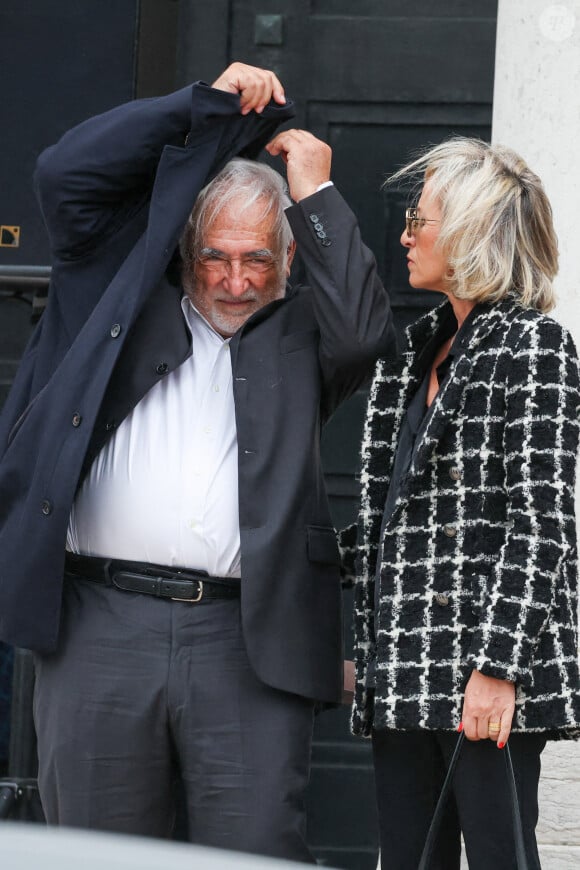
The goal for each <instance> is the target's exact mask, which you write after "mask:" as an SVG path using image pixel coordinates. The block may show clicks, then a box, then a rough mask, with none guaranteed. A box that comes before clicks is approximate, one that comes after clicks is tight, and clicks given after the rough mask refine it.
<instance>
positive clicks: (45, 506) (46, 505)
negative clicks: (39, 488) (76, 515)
mask: <svg viewBox="0 0 580 870" xmlns="http://www.w3.org/2000/svg"><path fill="white" fill-rule="evenodd" d="M40 507H41V510H42V513H43V514H44V516H45V517H48V516H50V514H51V513H52V502H51V501H49V500H48V499H47V498H45V499H44V501H43V502H42V505H41V506H40Z"/></svg>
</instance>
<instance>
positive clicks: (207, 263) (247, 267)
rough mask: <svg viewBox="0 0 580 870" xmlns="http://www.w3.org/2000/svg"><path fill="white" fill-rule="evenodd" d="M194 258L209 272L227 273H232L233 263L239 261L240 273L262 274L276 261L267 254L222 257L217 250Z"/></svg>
mask: <svg viewBox="0 0 580 870" xmlns="http://www.w3.org/2000/svg"><path fill="white" fill-rule="evenodd" d="M195 259H196V260H197V262H198V263H199V265H200V266H201V267H202V268H204V269H207V270H208V271H209V272H222V273H223V272H227V274H228V275H231V274H232V272H233V268H234V263H239V264H240V269H241V271H242V273H243V274H245V275H247V274H248V273H254V274H256V273H258V274H262V273H265V272H269V271H270V269H273V268H274V266H275V265H276V262H277V261H276V259H275V258H274V257H272V256H271V255H269V254H268V255H266V254H251V255H249V256H247V257H224V256H223V254H218V253H217V252H216V253H213V252H212V253H205V254H199V255H198V256H197V257H196V258H195Z"/></svg>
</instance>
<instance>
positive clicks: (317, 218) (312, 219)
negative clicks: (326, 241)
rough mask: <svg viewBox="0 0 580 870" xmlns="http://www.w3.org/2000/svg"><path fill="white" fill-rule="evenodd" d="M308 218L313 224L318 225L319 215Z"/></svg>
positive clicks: (310, 215)
mask: <svg viewBox="0 0 580 870" xmlns="http://www.w3.org/2000/svg"><path fill="white" fill-rule="evenodd" d="M308 217H309V218H310V220H311V221H312V223H313V224H317V223H318V222H319V220H320V219H319V217H318V215H317V214H309V215H308Z"/></svg>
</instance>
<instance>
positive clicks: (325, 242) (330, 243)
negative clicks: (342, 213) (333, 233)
mask: <svg viewBox="0 0 580 870" xmlns="http://www.w3.org/2000/svg"><path fill="white" fill-rule="evenodd" d="M320 244H321V245H324V247H325V248H328V247H329V246H330V245H332V242H331V241H330V239H321V241H320Z"/></svg>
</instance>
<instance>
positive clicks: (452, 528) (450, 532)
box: [443, 523, 457, 538]
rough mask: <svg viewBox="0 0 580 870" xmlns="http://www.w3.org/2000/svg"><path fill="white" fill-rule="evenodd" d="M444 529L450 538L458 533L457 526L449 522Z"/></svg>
mask: <svg viewBox="0 0 580 870" xmlns="http://www.w3.org/2000/svg"><path fill="white" fill-rule="evenodd" d="M443 531H444V532H445V534H446V535H447V537H448V538H454V537H455V535H456V534H457V529H456V528H455V526H452V525H451V524H450V523H447V525H445V526H443Z"/></svg>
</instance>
